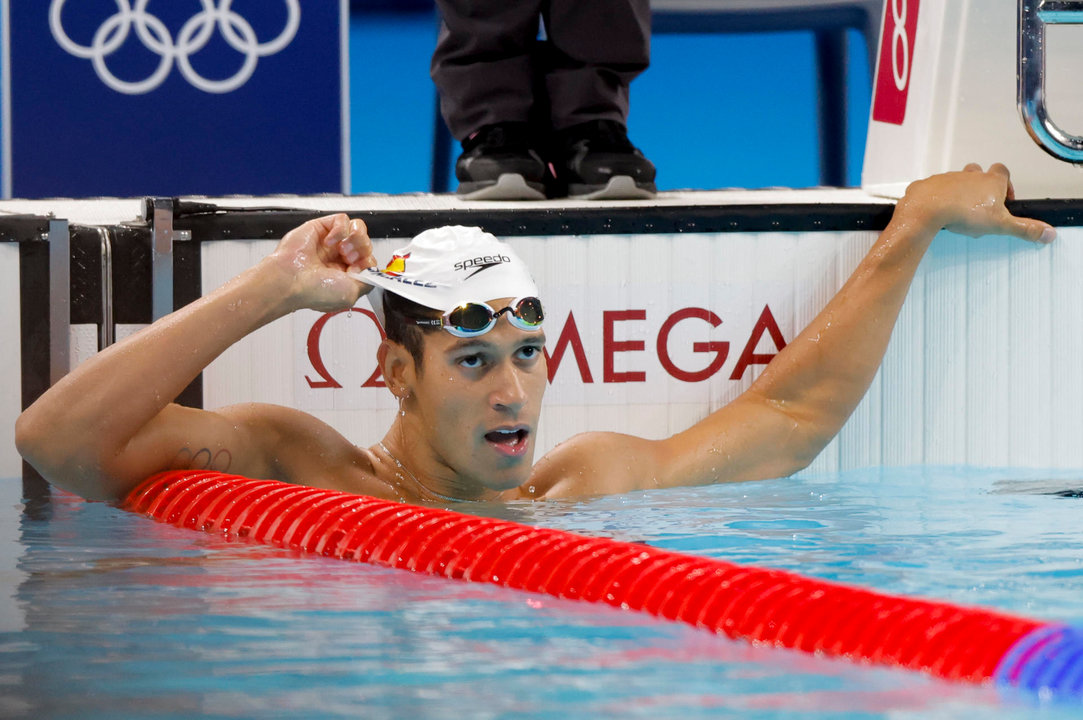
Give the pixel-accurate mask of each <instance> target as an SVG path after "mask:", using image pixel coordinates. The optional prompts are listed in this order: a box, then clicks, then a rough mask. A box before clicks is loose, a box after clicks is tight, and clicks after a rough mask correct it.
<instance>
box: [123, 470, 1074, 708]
mask: <svg viewBox="0 0 1083 720" xmlns="http://www.w3.org/2000/svg"><path fill="white" fill-rule="evenodd" d="M120 505H121V507H122V508H124V509H126V510H130V511H133V512H137V513H142V514H145V515H149V516H150V517H153V518H155V519H156V520H159V521H161V522H166V523H170V524H173V525H176V526H179V527H187V528H192V529H195V530H201V531H204V532H210V533H221V534H225V535H228V536H231V537H237V538H245V539H248V540H251V541H254V542H259V543H263V544H267V545H274V546H278V547H285V548H292V549H294V550H297V551H300V552H302V553H310V554H315V555H320V556H324V557H334V558H340V559H343V560H353V561H356V562H365V563H372V564H375V565H381V566H385V567H392V568H403V569H407V570H412V571H415V572H423V573H429V574H433V575H441V576H443V577H447V578H451V579H458V580H468V581H474V582H490V583H494V584H496V585H500V586H503V587H508V588H515V589H518V590H525V591H527V592H534V593H543V594H548V595H552V596H555V597H559V598H566V599H573V600H585V601H588V602H602V603H606V604H608V605H612V606H615V607H620V608H625V609H629V610H637V611H641V612H647V613H650V614H651V615H654V616H656V617H660V618H665V619H668V620H678V621H681V622H685V623H688V624H690V625H693V626H695V627H698V628H703V629H706V630H709V631H711V632H715V633H719V634H722V635H726V636H727V637H730V638H733V639H740V640H745V641H750V642H756V643H764V644H769V645H772V646H775V647H783V648H789V649H793V650H801V651H804V652H809V653H822V654H824V655H830V656H835V657H843V658H848V659H850V660H854V661H857V662H865V663H870V664H876V665H888V666H895V667H902V668H906V669H910V670H917V671H922V672H925V673H928V674H931V675H934V676H937V677H940V678H944V679H947V680H955V681H964V682H971V683H985V682H989V681H995V682H996V683H997V684H998V685H1000V686H1005V687H1013V688H1021V689H1023V690H1026V691H1031V692H1034V693H1038V694H1040V695H1041V696H1042V697H1049V696H1056V697H1058V698H1060V697H1063V698H1083V630H1080V629H1078V628H1072V627H1068V626H1065V625H1057V624H1053V623H1047V622H1042V621H1038V620H1031V619H1028V618H1023V617H1018V616H1013V615H1008V614H1005V613H1000V612H996V611H992V610H987V609H982V608H966V607H959V606H955V605H951V604H948V603H942V602H935V601H930V600H922V599H916V598H907V597H899V596H893V595H887V594H883V593H878V592H874V591H871V590H866V589H863V588H857V587H851V586H846V585H842V584H838V583H832V582H826V581H823V580H817V579H814V578H807V577H803V576H800V575H797V574H795V573H790V572H785V571H782V570H772V569H766V568H757V567H751V566H742V565H735V564H733V563H728V562H725V561H723V560H717V559H714V558H704V557H695V556H691V555H683V554H681V553H676V552H671V551H668V550H661V549H658V548H653V547H649V546H645V545H637V544H632V543H626V542H620V541H617V540H610V539H608V538H595V537H585V536H582V535H576V534H574V533H570V532H565V531H562V530H553V529H549V528H539V527H533V526H529V525H523V524H521V523H515V522H509V521H506V520H497V519H493V518H485V517H476V516H473V515H466V514H463V513H457V512H453V511H450V510H442V509H435V508H427V507H418V506H414V505H406V504H403V503H397V502H391V501H387V500H377V499H375V498H371V497H366V496H362V495H351V494H349V493H343V492H336V491H332V490H320V489H317V488H311V487H304V486H299V485H290V484H287V483H282V482H277V481H273V480H252V479H248V478H243V477H239V476H235V475H225V474H222V473H216V472H209V471H174V472H166V473H161V474H158V475H155V476H153V477H151V478H149V479H148V480H147V481H145V482H144V483H143V484H141V485H140V486H139V487H137V488H136V489H135V490H133V491H132V492H131V493H130V494H129V495H128V497H127V498H125V499H124V501H123V502H122V503H121V504H120Z"/></svg>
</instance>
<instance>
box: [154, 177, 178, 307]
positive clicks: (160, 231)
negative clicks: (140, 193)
mask: <svg viewBox="0 0 1083 720" xmlns="http://www.w3.org/2000/svg"><path fill="white" fill-rule="evenodd" d="M151 223H152V224H151V229H152V232H153V236H152V238H151V277H150V292H151V319H152V320H158V319H159V318H163V317H165V316H166V315H168V314H169V313H171V312H173V201H172V199H170V198H154V214H153V217H152V220H151Z"/></svg>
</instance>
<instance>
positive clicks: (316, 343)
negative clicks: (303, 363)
mask: <svg viewBox="0 0 1083 720" xmlns="http://www.w3.org/2000/svg"><path fill="white" fill-rule="evenodd" d="M344 312H358V313H361V314H362V315H365V316H366V317H368V318H369V319H370V320H372V322H373V323H374V324H375V325H376V329H377V330H379V331H380V337H381V338H383V337H385V336H384V329H383V328H382V327H380V322H379V321H378V320H377V319H376V315H375V313H373V312H372V311H371V310H365V309H364V308H349V309H347V310H336V311H335V312H329V313H324V314H323V315H321V316H320V317H319V319H318V320H316V322H314V323H312V329H311V330H309V331H308V340H307V341H306V343H305V345H306V346H307V349H308V361H309V362H310V363H312V369H313V370H315V371H316V373H317V374H318V375H319V376H320V377H321V378H323V379H322V380H313V379H312V378H310V377H309V376H307V375H305V382H307V383H308V386H309V387H310V388H314V389H315V388H341V387H342V385H340V384H339V382H338V381H337V380H335V379H334V378H333V377H331V373H330V372H328V371H327V365H325V364H324V362H323V356H322V355H321V354H320V335H321V334H322V333H323V328H324V326H325V325H327V322H328V321H329V320H330V319H331V318H333V317H334V316H336V315H341V314H342V313H344ZM361 387H387V385H386V384H385V383H384V381H383V378H382V377H380V368H379V366H377V368H376V369H375V370H374V371H373V373H372V374H371V375H369V378H368V380H366V381H365V382H364V383H363V384H362V385H361Z"/></svg>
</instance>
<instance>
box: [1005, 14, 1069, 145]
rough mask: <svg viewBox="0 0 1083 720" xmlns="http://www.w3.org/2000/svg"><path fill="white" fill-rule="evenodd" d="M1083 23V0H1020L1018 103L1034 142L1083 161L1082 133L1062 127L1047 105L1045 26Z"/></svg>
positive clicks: (1024, 122)
mask: <svg viewBox="0 0 1083 720" xmlns="http://www.w3.org/2000/svg"><path fill="white" fill-rule="evenodd" d="M1079 24H1083V0H1019V44H1018V56H1017V68H1018V93H1017V95H1016V103H1017V104H1018V106H1019V113H1020V114H1021V115H1022V116H1023V124H1024V125H1025V126H1026V128H1027V132H1028V133H1030V136H1031V137H1032V138H1034V142H1036V143H1038V145H1039V146H1040V147H1041V148H1042V149H1043V150H1045V151H1046V152H1048V153H1049V154H1050V155H1052V156H1054V157H1057V158H1060V159H1061V160H1066V161H1068V162H1072V163H1083V137H1080V136H1078V135H1072V134H1070V133H1067V132H1065V131H1064V130H1061V129H1060V127H1058V126H1057V124H1056V123H1054V122H1053V121H1052V120H1051V119H1050V118H1049V112H1048V111H1047V110H1046V107H1045V26H1046V25H1079Z"/></svg>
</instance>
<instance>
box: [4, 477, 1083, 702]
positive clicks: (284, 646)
mask: <svg viewBox="0 0 1083 720" xmlns="http://www.w3.org/2000/svg"><path fill="white" fill-rule="evenodd" d="M1081 486H1083V474H1074V475H1073V474H1070V473H1034V472H1031V471H1018V470H1004V471H990V470H982V471H977V470H972V469H904V470H891V471H888V470H872V471H864V472H851V473H844V474H841V475H833V476H817V477H800V478H791V479H788V480H776V481H769V482H761V483H750V484H745V485H739V486H715V487H709V488H692V489H678V490H670V491H663V492H643V493H633V494H629V495H624V496H615V497H609V498H601V499H596V500H591V501H588V502H551V503H539V504H533V505H531V504H518V505H513V506H510V507H498V506H490V507H484V508H481V510H483V511H484V512H487V513H490V514H496V515H500V516H503V517H507V518H511V519H515V520H519V521H523V522H528V523H532V524H538V525H545V526H552V527H560V528H564V529H569V530H575V531H578V532H582V533H586V534H595V535H606V536H611V537H616V538H618V539H622V540H633V541H644V542H648V543H650V544H652V545H657V546H662V547H666V548H670V549H674V550H680V551H685V552H690V553H696V554H703V555H710V556H714V557H720V558H726V559H731V560H735V561H738V562H745V563H756V564H760V565H767V566H772V567H779V568H785V569H789V570H795V571H798V572H802V573H805V574H808V575H813V576H817V577H821V578H827V579H831V580H839V581H843V582H848V583H853V584H857V585H862V586H866V587H872V588H876V589H879V590H883V591H887V592H891V593H904V594H909V595H924V596H927V597H932V598H936V599H940V600H945V601H949V602H953V603H959V604H968V605H984V606H989V607H993V608H997V609H1000V610H1004V611H1009V612H1013V613H1017V614H1023V615H1027V616H1031V617H1036V618H1041V619H1048V620H1057V621H1067V622H1073V623H1083V592H1081V591H1083V553H1081V552H1080V542H1079V533H1078V517H1079V513H1080V509H1081V505H1080V504H1081V503H1083V499H1079V498H1069V497H1059V496H1055V495H1049V494H1044V493H1048V492H1050V491H1055V490H1063V489H1076V488H1079V487H1081ZM34 518H39V519H34ZM19 522H20V528H19V534H20V540H19V542H18V543H17V545H16V547H14V548H11V547H9V548H2V549H0V551H2V552H4V553H11V552H14V553H16V554H17V555H19V557H18V560H17V563H16V565H17V570H16V571H15V572H14V573H12V574H8V575H5V576H4V577H6V578H15V582H13V583H12V584H11V586H10V587H5V588H4V589H5V590H7V591H8V592H10V593H11V594H12V599H11V600H10V601H9V604H12V605H13V606H14V611H15V613H16V614H17V615H19V616H20V617H21V620H22V623H21V628H22V629H19V628H11V629H9V631H8V632H4V633H0V717H5V718H63V717H72V718H74V717H79V718H128V717H132V718H143V717H148V718H150V717H153V718H190V717H196V716H199V717H221V718H241V717H260V718H338V717H351V718H352V717H366V718H405V717H410V718H413V717H418V718H463V717H470V718H498V717H515V718H561V719H562V720H563V719H564V718H576V717H599V716H601V717H630V718H635V717H650V718H658V717H661V718H717V717H741V718H754V719H758V718H794V717H796V718H973V717H979V716H980V717H982V718H1031V717H1043V718H1044V717H1048V718H1070V717H1078V716H1079V714H1080V710H1081V708H1080V707H1079V704H1078V703H1076V704H1070V705H1057V704H1052V705H1050V704H1042V703H1040V702H1039V701H1038V700H1036V699H1028V698H1020V697H1009V696H1002V695H1001V694H999V693H998V692H997V691H996V690H995V689H992V688H982V687H972V686H965V685H956V684H952V683H947V682H943V681H939V680H935V679H932V678H928V677H926V676H924V675H921V674H916V673H911V672H906V671H900V670H893V669H884V668H867V667H861V666H857V665H854V664H851V663H848V662H845V661H838V660H826V659H823V658H818V657H813V656H806V655H802V654H798V653H794V652H789V651H781V650H773V649H768V648H760V647H751V646H748V645H746V644H743V643H738V642H733V641H729V640H727V639H725V638H721V637H718V636H714V635H711V634H709V633H706V632H703V631H699V630H695V629H692V628H689V627H685V626H682V625H679V624H674V623H668V622H664V621H658V620H654V619H652V618H649V617H646V616H640V615H638V614H635V613H630V612H622V611H619V610H614V609H611V608H608V607H599V606H591V605H587V604H583V603H574V602H570V601H560V600H555V599H551V598H548V597H543V596H534V595H529V594H525V593H520V592H517V591H511V590H505V589H502V588H498V587H495V586H489V585H481V584H472V583H462V582H454V581H449V580H444V579H441V578H434V577H428V576H420V575H415V574H412V573H408V572H405V571H395V570H386V569H381V568H374V567H369V566H364V565H357V564H354V563H348V562H342V561H336V560H330V559H324V558H316V557H301V556H297V555H295V554H293V553H291V552H289V551H285V550H278V549H273V548H264V547H258V546H252V545H248V544H245V543H242V542H237V541H228V540H226V539H224V538H222V537H219V536H213V535H208V534H204V533H199V532H196V531H192V530H181V529H176V528H173V527H169V526H164V525H160V524H157V523H155V522H153V521H150V520H147V519H145V518H142V517H139V516H136V515H133V514H130V513H126V512H123V511H120V510H117V509H115V508H112V507H110V506H107V505H103V504H100V503H85V502H83V501H81V500H77V499H75V498H71V497H68V496H59V497H54V498H53V499H52V500H51V501H50V502H49V503H48V504H47V505H46V506H44V507H39V506H32V507H31V508H29V509H28V510H27V509H24V510H23V512H22V514H21V516H20V521H19Z"/></svg>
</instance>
